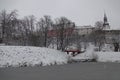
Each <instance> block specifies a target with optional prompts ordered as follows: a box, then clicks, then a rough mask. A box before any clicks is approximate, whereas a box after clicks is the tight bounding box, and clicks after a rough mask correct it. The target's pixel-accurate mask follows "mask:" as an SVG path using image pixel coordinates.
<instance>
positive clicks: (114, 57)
mask: <svg viewBox="0 0 120 80" xmlns="http://www.w3.org/2000/svg"><path fill="white" fill-rule="evenodd" d="M94 48H95V47H94V46H93V45H90V46H89V47H88V48H87V50H86V52H85V53H81V54H78V55H77V56H75V57H72V60H74V61H84V60H91V59H94V60H96V61H97V62H119V63H120V52H112V51H107V52H102V51H101V52H95V51H94Z"/></svg>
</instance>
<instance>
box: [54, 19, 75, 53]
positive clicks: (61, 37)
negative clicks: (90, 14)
mask: <svg viewBox="0 0 120 80" xmlns="http://www.w3.org/2000/svg"><path fill="white" fill-rule="evenodd" d="M56 27H57V28H56V29H57V30H56V31H57V36H58V38H57V39H58V45H59V48H58V49H60V50H62V51H63V50H64V49H65V47H66V46H67V45H68V44H69V42H68V40H69V39H68V38H69V37H70V36H71V34H72V31H73V30H74V27H75V24H74V23H73V22H71V21H70V20H68V19H67V18H66V17H61V18H58V19H57V20H56Z"/></svg>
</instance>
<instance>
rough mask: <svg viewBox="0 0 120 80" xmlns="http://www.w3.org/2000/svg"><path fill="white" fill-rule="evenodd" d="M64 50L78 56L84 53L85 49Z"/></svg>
mask: <svg viewBox="0 0 120 80" xmlns="http://www.w3.org/2000/svg"><path fill="white" fill-rule="evenodd" d="M64 52H67V54H70V52H71V55H72V56H76V55H78V54H80V53H83V52H84V51H80V50H65V51H64Z"/></svg>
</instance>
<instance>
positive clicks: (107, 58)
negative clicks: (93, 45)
mask: <svg viewBox="0 0 120 80" xmlns="http://www.w3.org/2000/svg"><path fill="white" fill-rule="evenodd" d="M95 54H96V55H97V56H98V58H97V61H98V62H119V63H120V52H96V53H95Z"/></svg>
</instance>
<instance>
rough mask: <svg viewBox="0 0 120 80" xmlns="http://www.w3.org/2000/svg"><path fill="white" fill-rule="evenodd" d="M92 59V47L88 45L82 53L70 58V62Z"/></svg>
mask: <svg viewBox="0 0 120 80" xmlns="http://www.w3.org/2000/svg"><path fill="white" fill-rule="evenodd" d="M93 58H94V46H93V45H90V46H89V47H87V49H86V51H85V52H84V53H81V54H78V55H77V56H75V57H72V60H83V59H93Z"/></svg>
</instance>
